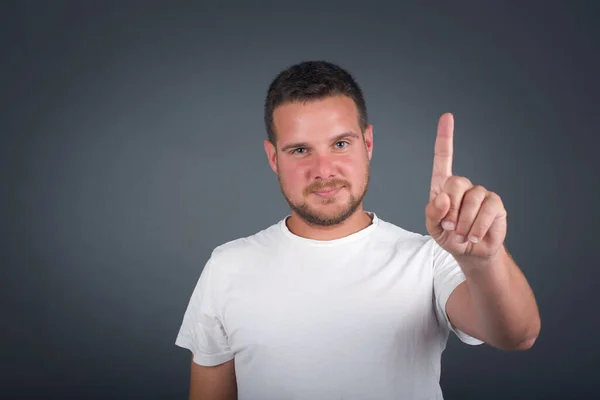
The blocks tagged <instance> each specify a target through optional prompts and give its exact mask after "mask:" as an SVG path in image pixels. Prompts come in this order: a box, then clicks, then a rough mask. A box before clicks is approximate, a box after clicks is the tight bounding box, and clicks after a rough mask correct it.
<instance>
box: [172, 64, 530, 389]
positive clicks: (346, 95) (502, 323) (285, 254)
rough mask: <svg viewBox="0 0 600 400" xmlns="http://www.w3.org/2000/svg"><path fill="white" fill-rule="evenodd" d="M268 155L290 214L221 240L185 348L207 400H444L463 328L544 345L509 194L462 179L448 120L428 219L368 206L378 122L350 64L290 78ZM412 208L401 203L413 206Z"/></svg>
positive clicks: (476, 336) (283, 78) (280, 93)
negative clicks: (416, 223)
mask: <svg viewBox="0 0 600 400" xmlns="http://www.w3.org/2000/svg"><path fill="white" fill-rule="evenodd" d="M265 123H266V128H267V132H268V140H265V143H264V147H265V151H266V154H267V157H268V160H269V164H270V165H271V168H272V169H273V171H274V172H275V174H276V175H277V177H278V179H279V182H280V186H281V190H282V193H283V195H284V197H285V199H286V200H287V202H288V203H289V205H290V208H291V213H290V215H288V216H286V217H285V218H283V219H282V220H280V221H279V222H277V223H275V224H273V225H271V226H269V227H267V228H266V229H264V230H262V231H260V232H258V233H256V234H254V235H252V236H249V237H246V238H240V239H237V240H234V241H231V242H229V243H226V244H223V245H221V246H219V247H217V248H216V249H215V250H214V251H213V253H212V255H211V256H210V258H209V260H208V262H207V263H206V265H205V267H204V269H203V270H202V273H201V275H200V278H199V281H198V283H197V286H196V288H195V290H194V291H193V294H192V296H191V299H190V302H189V305H188V308H187V310H186V312H185V315H184V318H183V323H182V326H181V329H180V331H179V334H178V336H177V339H176V344H177V345H178V346H181V347H184V348H187V349H189V350H191V352H192V366H191V384H190V398H192V399H235V398H239V399H241V400H246V399H248V400H268V399H274V400H275V399H276V400H283V399H310V400H317V399H327V400H332V399H345V400H348V399H417V398H418V399H442V398H443V396H442V393H441V389H440V386H439V378H440V360H441V354H442V351H443V350H444V348H445V346H446V341H447V338H448V335H449V332H450V331H453V332H455V334H456V335H457V336H458V337H459V338H460V340H462V341H463V342H465V343H468V344H472V345H476V344H481V343H487V344H489V345H491V346H494V347H497V348H499V349H504V350H524V349H528V348H529V347H531V346H532V344H533V343H534V341H535V340H536V338H537V335H538V333H539V330H540V317H539V314H538V309H537V305H536V302H535V299H534V295H533V293H532V291H531V289H530V287H529V285H528V283H527V281H526V279H525V277H524V276H523V274H522V273H521V272H520V269H519V267H518V266H517V265H516V264H515V263H514V261H513V260H512V258H511V257H510V255H509V254H508V252H507V250H506V249H505V247H504V245H503V243H504V238H505V235H506V215H507V214H506V211H505V209H504V207H503V204H502V201H501V199H500V197H499V196H498V195H497V194H495V193H492V192H490V191H488V190H486V189H485V188H483V187H482V186H478V185H473V184H472V183H471V182H470V181H469V180H468V179H466V178H464V177H458V176H453V175H452V152H453V146H452V137H453V116H452V115H451V114H444V115H442V116H441V118H440V121H439V126H438V132H437V139H436V143H435V151H434V159H433V174H432V179H431V191H430V195H429V204H427V206H426V207H425V224H426V228H427V231H428V232H429V235H420V234H417V233H413V232H409V231H406V230H404V229H402V228H400V227H397V226H395V225H393V224H391V223H388V222H385V221H383V220H381V219H380V218H378V216H377V215H376V214H375V213H374V212H369V211H365V210H363V207H362V204H363V198H364V196H365V193H366V191H367V185H368V182H369V162H370V160H371V157H372V154H373V129H372V126H371V125H370V124H368V120H367V110H366V105H365V101H364V99H363V96H362V93H361V90H360V88H359V86H358V85H357V84H356V82H355V81H354V79H353V77H352V76H351V75H350V74H349V73H348V72H347V71H345V70H344V69H342V68H341V67H339V66H337V65H335V64H332V63H328V62H303V63H300V64H297V65H294V66H291V67H290V68H288V69H286V70H285V71H282V72H281V73H280V74H279V75H278V76H277V77H276V78H275V80H274V81H273V82H272V83H271V85H270V87H269V90H268V93H267V98H266V103H265ZM399 201H401V200H399Z"/></svg>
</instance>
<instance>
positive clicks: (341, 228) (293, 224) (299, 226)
mask: <svg viewBox="0 0 600 400" xmlns="http://www.w3.org/2000/svg"><path fill="white" fill-rule="evenodd" d="M372 222H373V219H372V218H371V216H369V215H368V214H367V213H366V212H365V211H364V210H363V209H362V208H359V209H358V210H356V212H355V213H354V214H352V215H351V216H350V217H348V218H347V219H346V220H344V221H343V222H341V223H339V224H337V225H331V226H321V225H313V224H309V223H307V222H306V221H304V220H303V219H302V218H300V217H299V216H298V215H297V214H296V213H294V212H293V211H292V215H291V217H289V218H288V220H287V221H286V224H287V227H288V229H289V230H290V232H292V233H293V234H294V235H297V236H300V237H304V238H307V239H313V240H335V239H340V238H343V237H346V236H349V235H352V234H353V233H356V232H359V231H361V230H363V229H365V228H366V227H368V226H369V225H371V223H372Z"/></svg>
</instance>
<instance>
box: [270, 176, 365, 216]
mask: <svg viewBox="0 0 600 400" xmlns="http://www.w3.org/2000/svg"><path fill="white" fill-rule="evenodd" d="M278 179H279V186H280V188H281V192H282V193H283V197H284V198H285V200H286V201H287V203H288V204H289V205H290V208H291V209H292V211H294V212H295V213H296V214H297V215H298V216H299V217H300V218H301V219H303V220H304V221H305V222H306V223H307V224H309V225H318V226H333V225H337V224H340V223H342V222H344V221H345V220H346V219H348V218H349V217H350V216H352V215H353V214H354V213H355V212H356V210H358V208H359V207H360V205H361V204H362V202H363V199H364V198H365V195H366V194H367V188H368V186H369V179H370V173H369V166H368V164H367V169H366V171H365V179H364V182H365V183H364V187H363V188H362V189H361V191H360V193H358V194H357V195H355V194H353V191H352V185H351V184H350V182H348V181H346V180H343V179H332V180H329V181H326V182H321V181H317V182H315V183H313V184H311V185H310V186H308V187H307V188H306V189H304V191H303V195H304V197H308V196H310V195H311V194H312V193H313V192H315V191H319V190H327V189H337V188H340V187H342V186H343V187H344V189H342V190H348V192H349V193H350V196H348V200H347V201H346V202H345V203H344V204H341V203H340V204H339V206H338V207H337V209H336V210H335V211H319V210H317V209H315V208H314V207H313V206H311V205H310V204H309V203H308V202H302V203H294V202H293V201H292V200H291V199H290V197H289V196H288V195H287V193H286V189H285V183H284V182H282V180H281V178H279V177H278ZM337 202H338V200H337V198H336V196H333V197H330V198H323V199H321V203H322V204H324V205H327V204H334V203H337Z"/></svg>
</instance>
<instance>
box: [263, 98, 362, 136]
mask: <svg viewBox="0 0 600 400" xmlns="http://www.w3.org/2000/svg"><path fill="white" fill-rule="evenodd" d="M358 120H359V118H358V109H357V107H356V104H355V103H354V101H353V100H352V99H351V98H350V97H347V96H331V97H327V98H324V99H319V100H311V101H307V102H304V103H303V102H299V101H298V102H290V103H285V104H282V105H280V106H278V107H277V108H275V110H274V111H273V127H274V128H275V132H277V138H278V141H281V140H286V139H288V138H295V137H297V136H322V137H327V136H330V135H336V134H339V133H341V132H344V131H354V132H356V133H358V132H359V131H360V127H359V123H358ZM307 138H308V137H307ZM307 138H304V139H307Z"/></svg>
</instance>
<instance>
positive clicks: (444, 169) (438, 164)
mask: <svg viewBox="0 0 600 400" xmlns="http://www.w3.org/2000/svg"><path fill="white" fill-rule="evenodd" d="M453 140H454V116H453V115H452V114H451V113H445V114H443V115H442V116H441V117H440V120H439V123H438V129H437V137H436V139H435V149H434V152H433V173H432V175H431V189H435V188H439V187H441V186H442V185H443V184H444V182H445V181H446V180H447V179H448V178H450V177H451V176H452V154H453Z"/></svg>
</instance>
